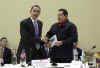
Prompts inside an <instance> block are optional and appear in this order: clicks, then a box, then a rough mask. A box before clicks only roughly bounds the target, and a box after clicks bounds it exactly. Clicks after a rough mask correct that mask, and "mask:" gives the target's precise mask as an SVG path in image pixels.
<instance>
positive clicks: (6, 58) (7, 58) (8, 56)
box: [1, 37, 12, 64]
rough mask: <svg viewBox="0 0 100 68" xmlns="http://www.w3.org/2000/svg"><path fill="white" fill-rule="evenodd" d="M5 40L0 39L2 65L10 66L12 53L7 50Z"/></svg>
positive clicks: (3, 38) (4, 38)
mask: <svg viewBox="0 0 100 68" xmlns="http://www.w3.org/2000/svg"><path fill="white" fill-rule="evenodd" d="M7 42H8V41H7V38H6V37H2V38H1V46H2V50H3V51H2V52H3V62H4V64H11V59H12V52H11V49H9V48H8V47H6V46H7Z"/></svg>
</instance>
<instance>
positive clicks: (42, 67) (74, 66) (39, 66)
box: [0, 60, 89, 68]
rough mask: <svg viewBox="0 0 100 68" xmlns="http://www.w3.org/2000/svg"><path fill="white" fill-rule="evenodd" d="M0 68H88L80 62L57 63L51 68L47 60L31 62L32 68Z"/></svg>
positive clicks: (14, 67)
mask: <svg viewBox="0 0 100 68" xmlns="http://www.w3.org/2000/svg"><path fill="white" fill-rule="evenodd" d="M0 68H89V67H88V65H87V63H86V64H82V62H81V61H73V62H72V63H57V66H52V65H51V63H49V62H48V61H47V60H35V61H34V60H33V61H32V66H27V65H26V67H21V64H16V65H13V64H5V66H3V67H0Z"/></svg>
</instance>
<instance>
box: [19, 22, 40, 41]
mask: <svg viewBox="0 0 100 68" xmlns="http://www.w3.org/2000/svg"><path fill="white" fill-rule="evenodd" d="M20 34H21V39H22V40H23V41H24V42H33V41H34V42H40V37H38V38H37V37H33V36H32V35H31V34H30V32H29V30H28V27H27V24H26V23H25V22H21V24H20Z"/></svg>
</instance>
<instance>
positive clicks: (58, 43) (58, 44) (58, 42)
mask: <svg viewBox="0 0 100 68" xmlns="http://www.w3.org/2000/svg"><path fill="white" fill-rule="evenodd" d="M54 45H55V46H61V45H62V41H57V42H55V44H54Z"/></svg>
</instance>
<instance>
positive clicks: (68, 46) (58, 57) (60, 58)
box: [43, 9, 78, 63]
mask: <svg viewBox="0 0 100 68" xmlns="http://www.w3.org/2000/svg"><path fill="white" fill-rule="evenodd" d="M53 35H56V36H57V40H58V42H55V46H54V47H52V48H50V58H51V62H56V63H67V62H71V61H72V59H73V43H74V42H77V40H78V34H77V28H76V26H75V25H74V24H73V23H71V22H70V21H69V20H68V12H67V10H66V9H59V10H58V22H57V23H55V24H53V25H52V26H51V29H50V30H49V31H48V32H47V34H46V37H45V38H44V39H43V41H44V42H45V43H48V42H47V40H49V39H50V38H51V37H52V36H53ZM49 46H50V44H49Z"/></svg>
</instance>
